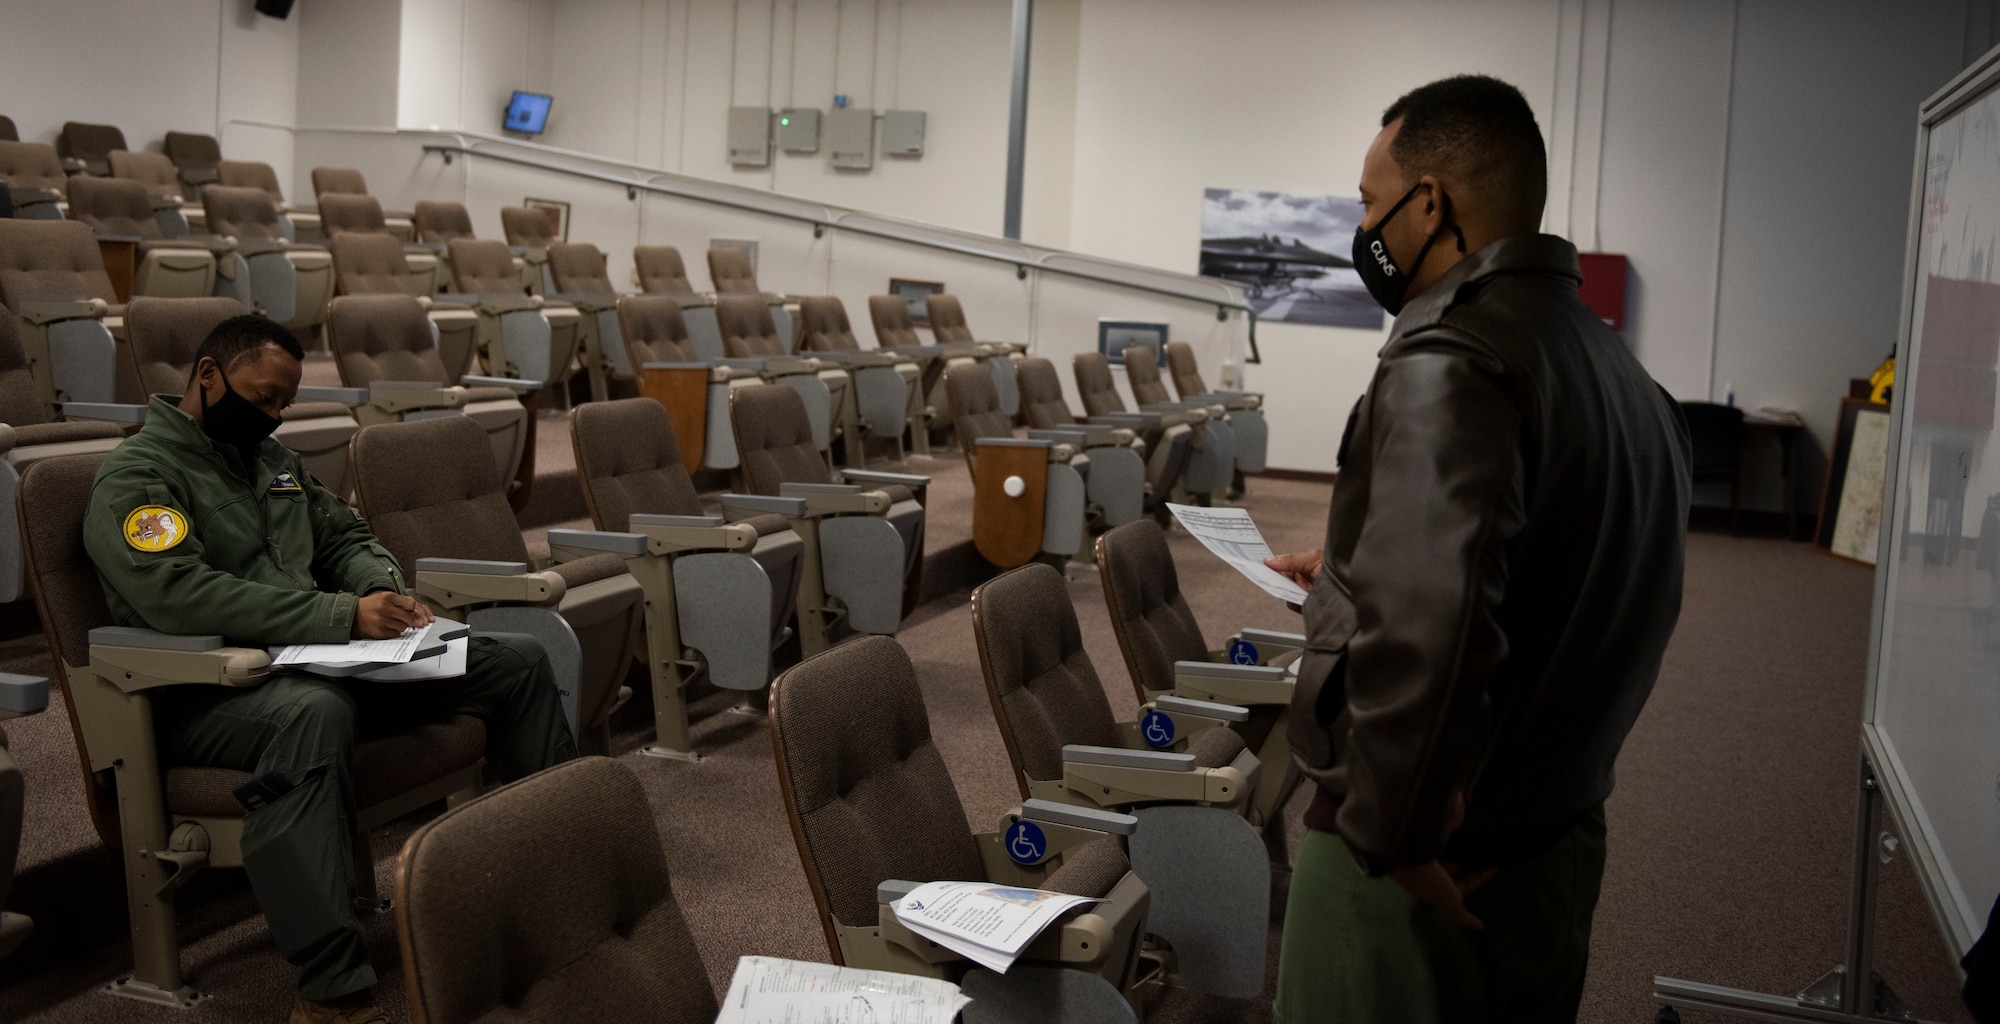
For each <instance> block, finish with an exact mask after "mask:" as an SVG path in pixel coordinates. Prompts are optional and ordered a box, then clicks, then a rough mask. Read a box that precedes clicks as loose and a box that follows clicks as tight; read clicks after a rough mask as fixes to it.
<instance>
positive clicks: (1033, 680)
mask: <svg viewBox="0 0 2000 1024" xmlns="http://www.w3.org/2000/svg"><path fill="white" fill-rule="evenodd" d="M972 634H973V643H974V644H975V645H976V646H977V647H978V649H979V668H980V671H981V672H982V673H983V674H984V675H985V677H986V696H987V699H988V700H989V701H991V702H992V704H993V717H994V718H995V719H997V720H998V721H999V723H1000V733H1001V735H1002V736H1003V737H1004V738H1005V739H1006V741H1007V755H1008V757H1009V758H1010V759H1011V760H1012V761H1013V762H1014V777H1015V781H1016V782H1017V783H1019V785H1020V787H1021V796H1022V798H1023V799H1026V798H1027V797H1028V796H1030V795H1031V794H1030V793H1029V792H1028V781H1029V780H1034V781H1036V782H1052V781H1057V780H1060V779H1061V778H1062V775H1063V765H1062V748H1063V747H1064V746H1065V745H1068V744H1071V743H1080V744H1085V745H1087V746H1094V747H1118V746H1123V745H1124V743H1123V741H1122V740H1121V739H1120V738H1119V733H1118V723H1117V720H1116V719H1114V718H1113V717H1112V714H1111V702H1110V700H1108V699H1107V698H1106V697H1105V696H1104V684H1103V682H1101V681H1100V680H1099V679H1098V677H1097V668H1096V666H1095V665H1093V664H1091V661H1090V652H1088V651H1086V650H1084V647H1083V630H1082V627H1080V626H1079V625H1078V624H1077V620H1076V608H1075V606H1074V605H1072V604H1071V603H1070V600H1069V591H1068V589H1067V585H1066V584H1065V583H1064V582H1063V579H1062V574H1061V573H1058V572H1057V571H1056V570H1054V569H1052V568H1050V567H1049V566H1046V565H1040V564H1036V565H1025V566H1022V567H1021V568H1019V569H1014V570H1011V571H1009V572H1005V573H1002V574H1001V575H999V576H997V577H995V578H994V579H991V580H989V581H987V582H986V583H985V584H983V585H982V586H980V587H978V588H977V589H975V590H974V591H973V592H972Z"/></svg>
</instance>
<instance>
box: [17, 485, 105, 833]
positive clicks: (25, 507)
mask: <svg viewBox="0 0 2000 1024" xmlns="http://www.w3.org/2000/svg"><path fill="white" fill-rule="evenodd" d="M108 454H109V453H94V454H90V455H66V456H60V457H57V458H53V459H39V460H37V461H35V462H32V463H30V464H29V465H28V468H27V469H26V470H24V471H23V472H22V474H21V482H20V485H19V490H18V491H17V492H16V494H15V501H16V503H17V507H18V508H19V510H20V517H21V556H22V563H23V565H24V567H25V575H26V576H27V580H28V591H29V592H30V593H31V594H33V595H34V599H35V608H36V610H37V611H39V612H40V613H41V618H42V632H43V633H44V634H46V635H47V636H48V639H49V647H50V649H51V653H53V654H54V655H55V670H56V672H55V674H56V680H57V682H58V683H59V684H60V686H61V687H62V691H63V705H64V706H65V707H67V708H68V709H69V721H70V729H71V731H72V733H73V734H74V735H75V737H76V753H77V759H78V761H80V762H81V766H82V769H83V778H84V786H85V797H86V803H87V804H88V806H89V807H90V820H91V823H92V824H93V825H95V826H96V827H97V834H98V837H99V838H101V839H102V840H104V844H105V845H106V846H109V847H111V848H112V849H114V850H115V849H117V848H118V845H119V842H118V840H119V827H118V796H117V792H116V790H115V789H114V788H113V784H112V771H111V769H106V770H105V771H103V772H101V773H100V772H93V771H92V770H91V768H90V765H91V757H90V747H89V742H88V741H89V739H90V737H89V735H88V734H87V733H85V731H84V729H83V726H82V724H81V723H80V722H78V720H77V714H76V701H75V700H74V699H72V698H71V696H70V692H69V688H70V685H71V680H70V675H69V670H70V667H71V666H76V667H79V668H81V667H83V666H87V665H89V664H90V631H91V630H93V629H96V628H97V627H99V626H109V625H112V624H113V622H112V619H111V607H110V605H109V604H107V603H106V602H105V600H104V584H103V582H102V581H101V580H100V579H99V578H98V575H97V564H96V563H94V562H92V561H91V560H90V552H89V550H87V549H86V548H85V547H84V545H83V518H84V513H85V512H87V511H88V510H89V508H90V491H91V487H92V482H93V481H94V480H95V479H96V477H97V469H98V467H99V466H101V465H103V464H104V460H105V459H106V458H107V457H108Z"/></svg>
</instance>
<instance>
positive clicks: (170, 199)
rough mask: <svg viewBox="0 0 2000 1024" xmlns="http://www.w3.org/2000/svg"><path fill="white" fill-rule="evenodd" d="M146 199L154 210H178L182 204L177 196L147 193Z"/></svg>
mask: <svg viewBox="0 0 2000 1024" xmlns="http://www.w3.org/2000/svg"><path fill="white" fill-rule="evenodd" d="M146 201H147V202H148V203H150V204H152V207H153V209H155V210H178V209H180V208H181V205H182V204H181V200H180V197H179V196H152V195H149V196H147V197H146Z"/></svg>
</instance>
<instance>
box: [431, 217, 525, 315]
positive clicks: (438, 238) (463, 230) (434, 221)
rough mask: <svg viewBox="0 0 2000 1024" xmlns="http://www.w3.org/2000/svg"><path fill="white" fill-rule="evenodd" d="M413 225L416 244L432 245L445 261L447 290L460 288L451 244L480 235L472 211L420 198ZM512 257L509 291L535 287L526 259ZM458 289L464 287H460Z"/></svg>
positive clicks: (444, 276)
mask: <svg viewBox="0 0 2000 1024" xmlns="http://www.w3.org/2000/svg"><path fill="white" fill-rule="evenodd" d="M410 224H411V225H412V227H413V228H414V230H415V231H416V240H417V243H418V244H420V245H426V246H430V247H431V248H432V249H433V250H434V251H436V252H437V254H438V257H439V258H440V259H442V260H443V261H444V270H443V272H442V274H441V276H442V278H443V285H442V287H443V288H444V290H447V291H449V290H452V289H453V288H457V285H456V283H455V280H456V278H457V274H458V272H457V270H456V269H455V268H453V267H452V265H451V243H453V242H456V241H459V240H461V239H464V240H471V239H476V238H478V237H479V235H478V233H477V232H475V231H473V230H472V214H470V213H468V212H466V209H465V204H463V203H448V202H437V201H433V200H428V199H426V200H420V201H418V203H417V205H416V209H415V210H414V211H413V212H412V213H411V215H410ZM509 259H510V261H511V263H512V265H513V267H514V276H515V278H516V281H515V283H514V285H513V286H512V287H510V288H508V289H506V290H507V291H510V292H514V293H517V294H526V293H527V292H529V291H531V290H533V289H532V288H531V287H530V284H531V282H530V281H529V277H528V264H527V262H526V261H525V260H522V259H521V258H520V257H518V256H514V255H512V254H511V253H510V254H509ZM457 290H459V291H464V290H465V289H463V288H457Z"/></svg>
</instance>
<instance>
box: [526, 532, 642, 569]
mask: <svg viewBox="0 0 2000 1024" xmlns="http://www.w3.org/2000/svg"><path fill="white" fill-rule="evenodd" d="M645 553H646V535H645V534H643V533H616V532H613V531H610V530H550V531H549V554H550V555H553V556H555V558H556V560H557V561H559V562H561V561H569V560H570V559H572V558H582V557H584V555H585V554H613V555H619V556H622V557H625V558H637V557H639V556H640V555H643V554H645Z"/></svg>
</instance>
